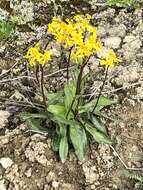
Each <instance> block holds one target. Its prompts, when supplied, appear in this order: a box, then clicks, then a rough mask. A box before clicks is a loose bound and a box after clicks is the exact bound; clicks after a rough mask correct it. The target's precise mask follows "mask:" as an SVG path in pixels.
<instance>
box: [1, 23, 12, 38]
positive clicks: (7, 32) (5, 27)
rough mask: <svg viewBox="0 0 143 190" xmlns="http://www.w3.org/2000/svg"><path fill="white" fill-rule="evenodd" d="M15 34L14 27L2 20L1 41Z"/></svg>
mask: <svg viewBox="0 0 143 190" xmlns="http://www.w3.org/2000/svg"><path fill="white" fill-rule="evenodd" d="M12 33H14V25H13V24H12V23H10V22H6V21H4V20H0V40H6V39H7V38H9V37H10V36H11V34H12Z"/></svg>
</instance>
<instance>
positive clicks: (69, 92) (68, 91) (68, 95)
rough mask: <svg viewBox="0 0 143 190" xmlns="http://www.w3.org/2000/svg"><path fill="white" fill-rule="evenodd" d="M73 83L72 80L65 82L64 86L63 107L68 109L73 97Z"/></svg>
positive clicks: (74, 89)
mask: <svg viewBox="0 0 143 190" xmlns="http://www.w3.org/2000/svg"><path fill="white" fill-rule="evenodd" d="M75 91H76V88H75V85H74V82H73V81H69V82H67V84H66V85H65V87H64V93H65V108H66V110H67V111H68V110H69V108H70V107H71V104H72V101H73V99H74V97H75Z"/></svg>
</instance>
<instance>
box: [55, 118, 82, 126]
mask: <svg viewBox="0 0 143 190" xmlns="http://www.w3.org/2000/svg"><path fill="white" fill-rule="evenodd" d="M52 120H53V121H54V122H56V123H61V124H65V125H76V124H77V123H78V122H76V121H75V120H68V119H64V118H62V117H60V116H54V117H52Z"/></svg>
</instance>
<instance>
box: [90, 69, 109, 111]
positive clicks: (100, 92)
mask: <svg viewBox="0 0 143 190" xmlns="http://www.w3.org/2000/svg"><path fill="white" fill-rule="evenodd" d="M108 69H109V66H107V68H106V72H105V77H104V80H103V83H102V86H101V88H100V91H99V95H98V97H97V101H96V103H95V106H94V108H93V110H92V112H91V113H94V111H95V109H96V107H97V105H98V102H99V99H100V96H101V95H102V91H103V88H104V85H105V83H106V79H107V75H108Z"/></svg>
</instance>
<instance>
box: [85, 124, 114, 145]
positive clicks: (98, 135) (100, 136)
mask: <svg viewBox="0 0 143 190" xmlns="http://www.w3.org/2000/svg"><path fill="white" fill-rule="evenodd" d="M85 127H86V130H87V131H88V132H89V133H90V134H91V135H92V136H93V138H94V139H95V141H96V142H98V143H100V144H112V141H111V140H110V138H109V137H108V136H107V135H105V134H104V133H102V132H100V131H98V130H97V129H96V128H94V127H92V126H90V125H89V124H87V123H86V124H85Z"/></svg>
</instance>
